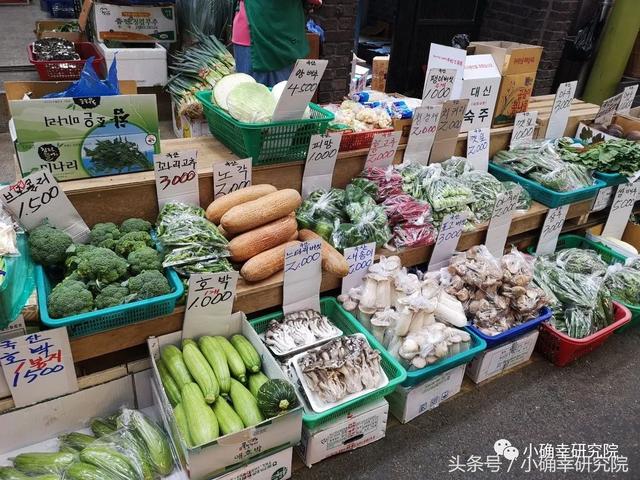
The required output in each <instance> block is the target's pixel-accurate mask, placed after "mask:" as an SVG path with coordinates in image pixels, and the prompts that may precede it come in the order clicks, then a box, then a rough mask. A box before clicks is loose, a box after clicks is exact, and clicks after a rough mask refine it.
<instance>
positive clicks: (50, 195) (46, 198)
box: [18, 185, 60, 218]
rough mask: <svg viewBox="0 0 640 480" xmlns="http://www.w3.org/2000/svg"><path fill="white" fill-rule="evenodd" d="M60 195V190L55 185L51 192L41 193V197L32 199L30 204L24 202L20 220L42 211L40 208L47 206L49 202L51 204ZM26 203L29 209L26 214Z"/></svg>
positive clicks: (19, 214)
mask: <svg viewBox="0 0 640 480" xmlns="http://www.w3.org/2000/svg"><path fill="white" fill-rule="evenodd" d="M59 194H60V189H59V188H58V186H57V185H54V186H53V187H51V188H50V189H49V190H45V191H43V192H42V193H40V195H37V196H35V197H31V198H30V199H29V201H28V202H22V203H21V204H20V212H19V213H18V218H22V217H23V216H27V215H29V214H30V213H35V212H37V211H38V210H40V208H41V207H42V206H43V205H47V204H48V203H49V202H51V200H53V199H54V198H56V197H57V196H58V195H59ZM25 203H26V204H27V205H26V206H27V207H28V211H26V212H25Z"/></svg>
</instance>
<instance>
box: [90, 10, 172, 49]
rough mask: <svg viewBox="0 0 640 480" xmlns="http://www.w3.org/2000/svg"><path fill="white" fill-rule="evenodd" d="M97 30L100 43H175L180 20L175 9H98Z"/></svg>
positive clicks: (95, 14)
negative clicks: (177, 20) (108, 41)
mask: <svg viewBox="0 0 640 480" xmlns="http://www.w3.org/2000/svg"><path fill="white" fill-rule="evenodd" d="M93 11H94V20H95V30H96V35H97V37H98V40H100V41H103V42H104V41H105V40H113V41H120V42H153V43H155V42H156V41H162V42H175V41H176V18H175V9H174V6H173V5H164V6H161V7H159V6H146V5H126V6H125V5H111V4H107V3H98V4H96V5H95V6H94V9H93Z"/></svg>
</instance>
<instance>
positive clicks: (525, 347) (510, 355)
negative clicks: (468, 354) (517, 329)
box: [469, 330, 538, 382]
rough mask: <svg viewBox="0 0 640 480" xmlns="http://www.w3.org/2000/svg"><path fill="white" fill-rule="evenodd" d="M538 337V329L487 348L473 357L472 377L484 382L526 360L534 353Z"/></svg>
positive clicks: (471, 365)
mask: <svg viewBox="0 0 640 480" xmlns="http://www.w3.org/2000/svg"><path fill="white" fill-rule="evenodd" d="M537 338H538V331H537V330H536V331H533V332H529V333H527V334H525V335H524V336H522V337H520V338H518V339H517V340H515V341H512V342H510V343H507V344H504V345H501V346H499V347H496V348H495V349H493V350H486V351H485V352H483V353H481V354H480V355H478V356H477V357H476V358H474V359H473V361H472V362H471V364H470V365H469V371H470V372H471V373H472V375H471V378H472V379H473V380H474V381H475V382H482V381H484V380H486V379H488V378H490V377H493V376H494V375H497V374H499V373H500V372H503V371H505V370H507V369H509V368H512V367H515V366H516V365H519V364H521V363H523V362H526V361H527V360H528V359H529V358H530V357H531V354H532V353H533V349H534V347H535V344H536V340H537Z"/></svg>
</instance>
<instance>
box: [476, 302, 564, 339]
mask: <svg viewBox="0 0 640 480" xmlns="http://www.w3.org/2000/svg"><path fill="white" fill-rule="evenodd" d="M551 315H553V310H551V309H550V308H549V307H542V308H541V309H540V312H539V313H538V316H537V317H536V318H532V319H531V320H527V321H526V322H524V323H521V324H520V325H517V326H515V327H513V328H510V329H509V330H506V331H504V332H502V333H500V334H498V335H486V334H484V333H482V332H481V331H480V329H478V328H476V327H474V326H473V325H469V327H467V328H469V330H471V331H472V332H473V333H475V334H476V335H478V337H480V338H481V339H483V340H484V341H485V342H487V348H493V347H497V346H498V345H501V344H503V343H506V342H508V341H510V340H513V339H515V338H516V337H519V336H521V335H523V334H525V333H527V332H529V331H531V330H535V329H536V328H538V325H540V324H541V323H542V322H546V321H547V320H549V319H550V318H551Z"/></svg>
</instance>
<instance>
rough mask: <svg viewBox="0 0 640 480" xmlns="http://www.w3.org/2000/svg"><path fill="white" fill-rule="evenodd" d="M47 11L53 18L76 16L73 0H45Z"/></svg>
mask: <svg viewBox="0 0 640 480" xmlns="http://www.w3.org/2000/svg"><path fill="white" fill-rule="evenodd" d="M46 2H47V11H48V12H49V15H51V17H53V18H76V9H75V5H74V0H46Z"/></svg>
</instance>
